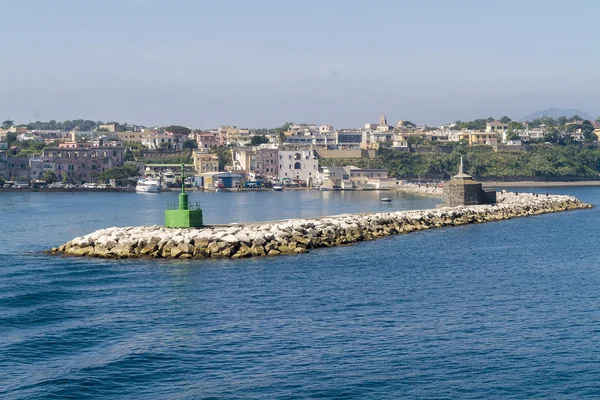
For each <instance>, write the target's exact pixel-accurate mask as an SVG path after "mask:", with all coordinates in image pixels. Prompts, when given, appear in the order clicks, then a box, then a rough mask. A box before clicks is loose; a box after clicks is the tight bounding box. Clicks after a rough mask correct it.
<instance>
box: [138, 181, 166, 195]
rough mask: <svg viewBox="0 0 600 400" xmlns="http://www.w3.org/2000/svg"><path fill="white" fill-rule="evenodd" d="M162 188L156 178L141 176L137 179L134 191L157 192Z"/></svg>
mask: <svg viewBox="0 0 600 400" xmlns="http://www.w3.org/2000/svg"><path fill="white" fill-rule="evenodd" d="M161 190H162V187H161V186H160V182H159V181H157V180H156V179H151V178H141V179H138V182H137V185H136V186H135V191H136V192H140V193H158V192H160V191H161Z"/></svg>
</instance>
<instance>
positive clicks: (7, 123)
mask: <svg viewBox="0 0 600 400" xmlns="http://www.w3.org/2000/svg"><path fill="white" fill-rule="evenodd" d="M14 123H15V121H13V120H11V119H7V120H6V121H3V122H2V129H8V128H10V127H11V126H13V124H14Z"/></svg>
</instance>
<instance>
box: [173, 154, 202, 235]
mask: <svg viewBox="0 0 600 400" xmlns="http://www.w3.org/2000/svg"><path fill="white" fill-rule="evenodd" d="M202 225H203V224H202V209H201V208H200V206H199V204H197V203H196V204H195V205H193V206H192V205H190V204H189V202H188V195H187V193H186V192H185V169H184V164H183V163H182V164H181V193H179V204H178V205H169V207H168V208H167V210H165V226H166V227H167V228H197V227H201V226H202Z"/></svg>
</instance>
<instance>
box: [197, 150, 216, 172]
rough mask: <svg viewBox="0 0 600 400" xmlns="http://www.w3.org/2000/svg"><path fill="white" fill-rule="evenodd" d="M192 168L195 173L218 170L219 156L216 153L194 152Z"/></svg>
mask: <svg viewBox="0 0 600 400" xmlns="http://www.w3.org/2000/svg"><path fill="white" fill-rule="evenodd" d="M194 168H195V169H196V173H198V174H203V173H205V172H217V171H219V157H218V156H217V155H216V154H210V153H200V152H197V151H195V152H194Z"/></svg>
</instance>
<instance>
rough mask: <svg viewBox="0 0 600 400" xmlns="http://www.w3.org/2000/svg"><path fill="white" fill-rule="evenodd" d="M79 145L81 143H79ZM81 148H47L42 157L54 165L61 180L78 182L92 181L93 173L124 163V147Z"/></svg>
mask: <svg viewBox="0 0 600 400" xmlns="http://www.w3.org/2000/svg"><path fill="white" fill-rule="evenodd" d="M78 144H79V143H78ZM82 144H83V145H84V146H79V147H75V148H73V147H47V148H45V149H44V151H43V153H42V157H43V158H44V159H47V160H48V161H49V162H51V163H53V164H54V172H55V173H56V175H57V176H58V178H59V179H61V180H62V179H63V177H64V176H67V178H68V179H70V180H73V181H76V182H85V181H89V180H91V178H92V177H93V175H92V176H90V174H91V173H92V172H97V173H101V172H104V171H106V170H107V169H109V168H113V167H121V166H123V163H124V156H125V149H124V148H123V147H109V146H102V147H92V146H89V147H88V146H87V145H88V144H89V145H91V143H82Z"/></svg>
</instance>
